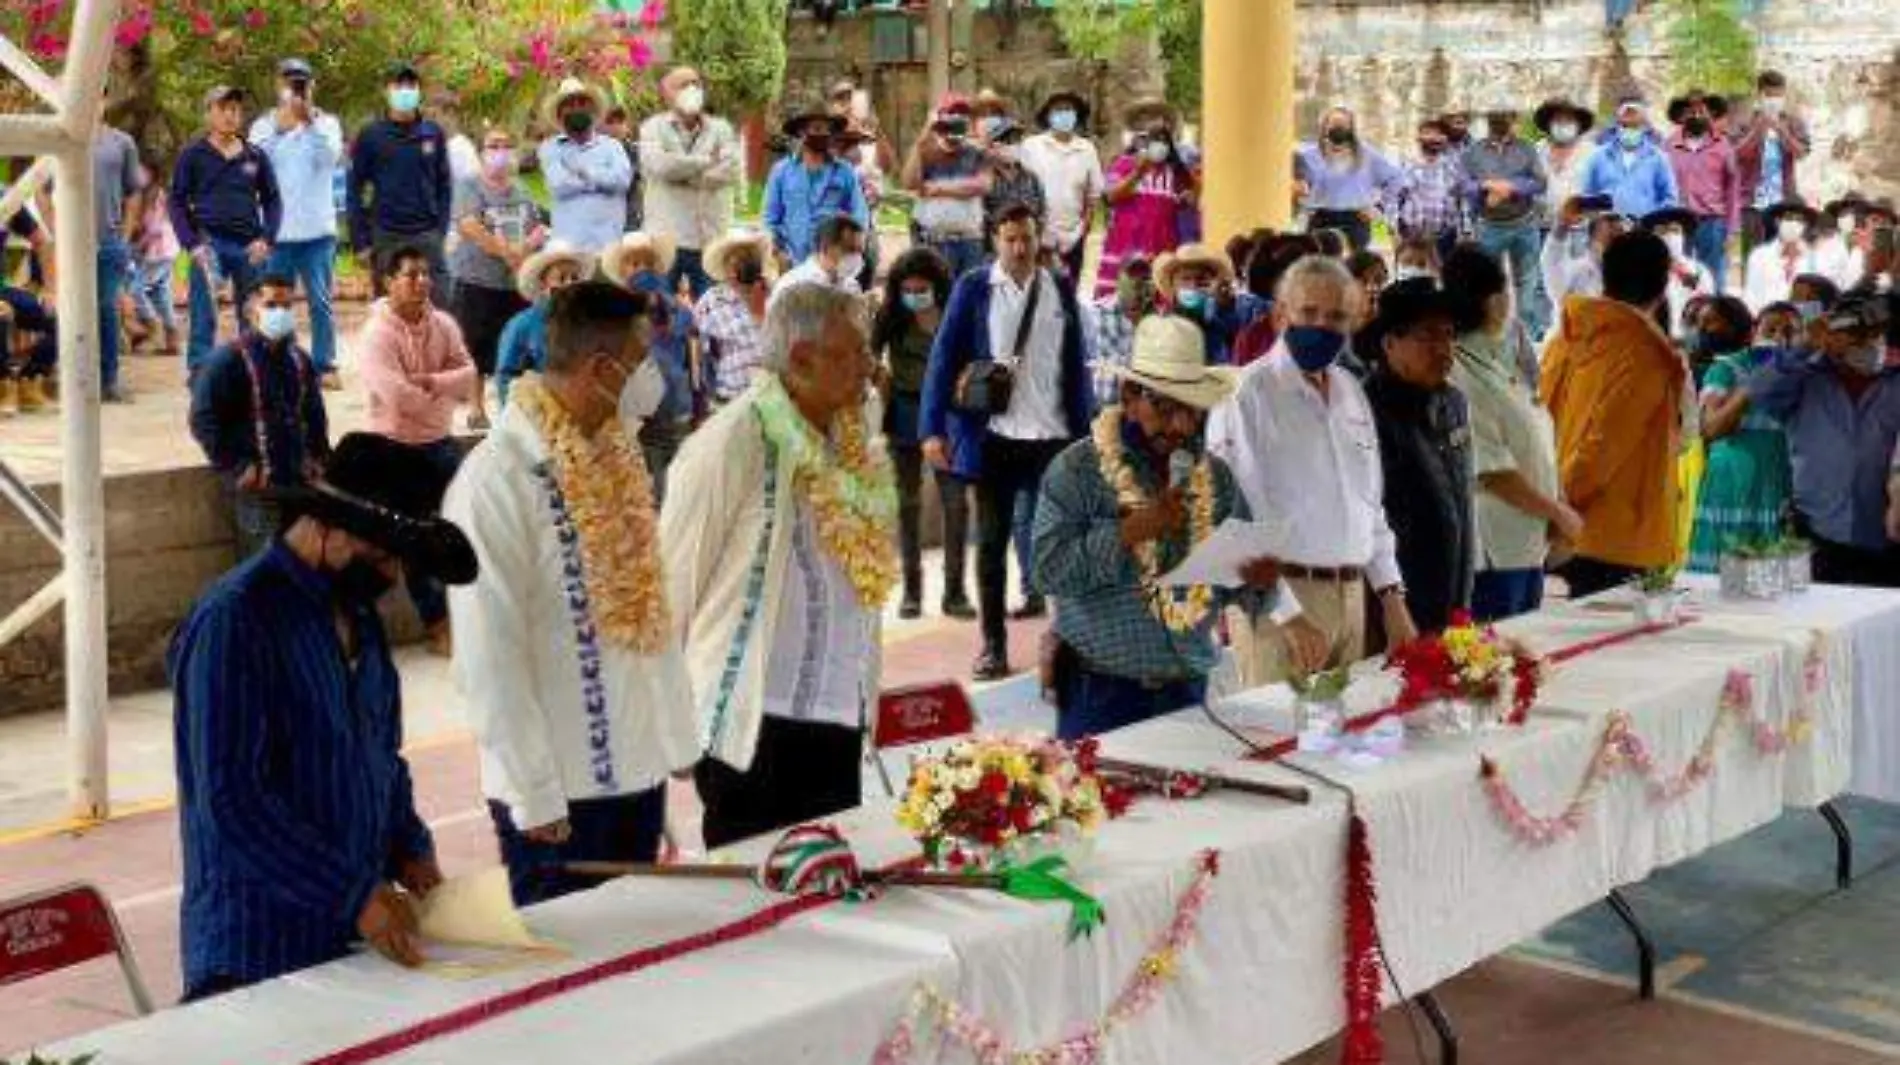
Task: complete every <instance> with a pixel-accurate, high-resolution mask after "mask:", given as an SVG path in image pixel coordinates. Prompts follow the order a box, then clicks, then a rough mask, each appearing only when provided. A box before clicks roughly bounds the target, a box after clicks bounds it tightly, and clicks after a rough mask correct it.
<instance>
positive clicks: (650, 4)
mask: <svg viewBox="0 0 1900 1065" xmlns="http://www.w3.org/2000/svg"><path fill="white" fill-rule="evenodd" d="M665 21H666V0H647V2H646V6H644V7H642V8H641V9H640V25H642V26H644V27H646V29H647V30H648V31H652V30H657V29H659V28H660V23H662V22H665Z"/></svg>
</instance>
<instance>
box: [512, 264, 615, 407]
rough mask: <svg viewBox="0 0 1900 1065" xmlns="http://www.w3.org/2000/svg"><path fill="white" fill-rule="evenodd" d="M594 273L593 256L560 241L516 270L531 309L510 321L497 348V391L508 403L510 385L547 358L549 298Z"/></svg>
mask: <svg viewBox="0 0 1900 1065" xmlns="http://www.w3.org/2000/svg"><path fill="white" fill-rule="evenodd" d="M593 272H594V257H593V256H591V255H588V254H586V253H585V252H580V251H576V250H574V249H573V248H570V247H568V246H567V245H565V244H562V243H559V242H558V241H557V242H555V243H553V244H549V245H548V246H547V247H545V248H542V249H541V250H540V251H538V252H535V253H534V254H533V255H530V256H528V258H527V260H526V261H524V262H523V263H522V264H521V269H519V270H517V271H515V286H516V288H517V289H518V290H519V291H520V292H521V298H522V299H524V300H527V301H528V309H527V310H525V311H522V312H521V313H520V314H517V315H515V316H514V317H513V318H510V319H509V320H508V325H507V327H506V328H504V329H503V330H502V331H501V343H500V344H498V345H496V349H495V393H496V395H497V396H499V397H500V399H501V404H502V406H504V407H505V406H507V405H508V387H509V386H510V385H512V384H514V381H515V378H517V377H520V376H521V375H522V374H524V373H540V372H541V367H543V366H545V365H547V361H548V297H549V296H550V295H552V294H553V293H555V292H558V291H560V290H561V289H564V288H566V287H567V286H569V285H572V284H574V283H575V282H577V281H581V280H584V279H585V278H586V277H587V276H588V275H589V274H592V273H593Z"/></svg>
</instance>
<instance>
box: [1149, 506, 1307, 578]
mask: <svg viewBox="0 0 1900 1065" xmlns="http://www.w3.org/2000/svg"><path fill="white" fill-rule="evenodd" d="M1285 550H1286V523H1284V522H1277V521H1241V520H1240V519H1239V518H1228V519H1227V520H1226V521H1223V522H1221V523H1220V525H1219V526H1218V527H1216V528H1215V529H1214V531H1213V532H1211V533H1209V534H1208V535H1207V539H1205V540H1202V541H1201V542H1200V544H1199V545H1197V546H1196V547H1195V548H1194V550H1193V552H1192V553H1190V554H1189V555H1188V557H1187V558H1186V559H1185V560H1183V561H1182V563H1181V564H1180V565H1178V566H1176V567H1174V568H1173V569H1172V570H1169V571H1168V572H1167V573H1164V574H1162V575H1161V577H1160V579H1159V580H1158V581H1157V582H1156V583H1158V584H1160V585H1162V586H1163V587H1168V588H1179V587H1182V586H1184V585H1189V584H1211V585H1213V586H1215V587H1217V588H1238V587H1240V586H1241V585H1242V584H1245V583H1246V582H1245V581H1244V580H1242V579H1241V576H1240V571H1241V568H1242V567H1243V566H1245V565H1247V564H1248V563H1249V562H1253V561H1255V560H1256V559H1261V558H1279V557H1280V556H1281V555H1282V554H1283V553H1284V552H1285Z"/></svg>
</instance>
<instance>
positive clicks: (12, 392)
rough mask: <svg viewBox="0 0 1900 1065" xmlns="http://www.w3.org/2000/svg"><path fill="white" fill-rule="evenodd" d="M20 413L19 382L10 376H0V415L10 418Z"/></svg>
mask: <svg viewBox="0 0 1900 1065" xmlns="http://www.w3.org/2000/svg"><path fill="white" fill-rule="evenodd" d="M18 413H20V383H19V382H18V381H15V380H14V379H13V378H11V377H0V417H4V418H11V417H13V416H14V415H15V414H18Z"/></svg>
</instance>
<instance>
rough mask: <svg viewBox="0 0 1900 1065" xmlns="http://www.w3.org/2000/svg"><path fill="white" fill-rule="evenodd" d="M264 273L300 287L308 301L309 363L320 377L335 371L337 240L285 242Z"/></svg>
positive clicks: (278, 246) (271, 258)
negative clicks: (284, 279)
mask: <svg viewBox="0 0 1900 1065" xmlns="http://www.w3.org/2000/svg"><path fill="white" fill-rule="evenodd" d="M265 269H266V271H267V272H269V273H273V274H283V275H284V276H286V277H294V278H296V279H297V283H298V284H300V285H302V286H303V294H304V298H305V299H306V300H309V301H310V362H311V364H312V365H313V366H315V367H316V370H317V373H319V374H326V373H329V372H330V371H332V370H334V369H336V311H335V309H334V307H335V303H334V301H335V297H336V238H335V237H318V238H317V239H316V240H293V241H285V242H284V243H282V244H279V245H277V248H276V250H275V251H273V252H271V257H270V265H269V266H268V267H266V268H265Z"/></svg>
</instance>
